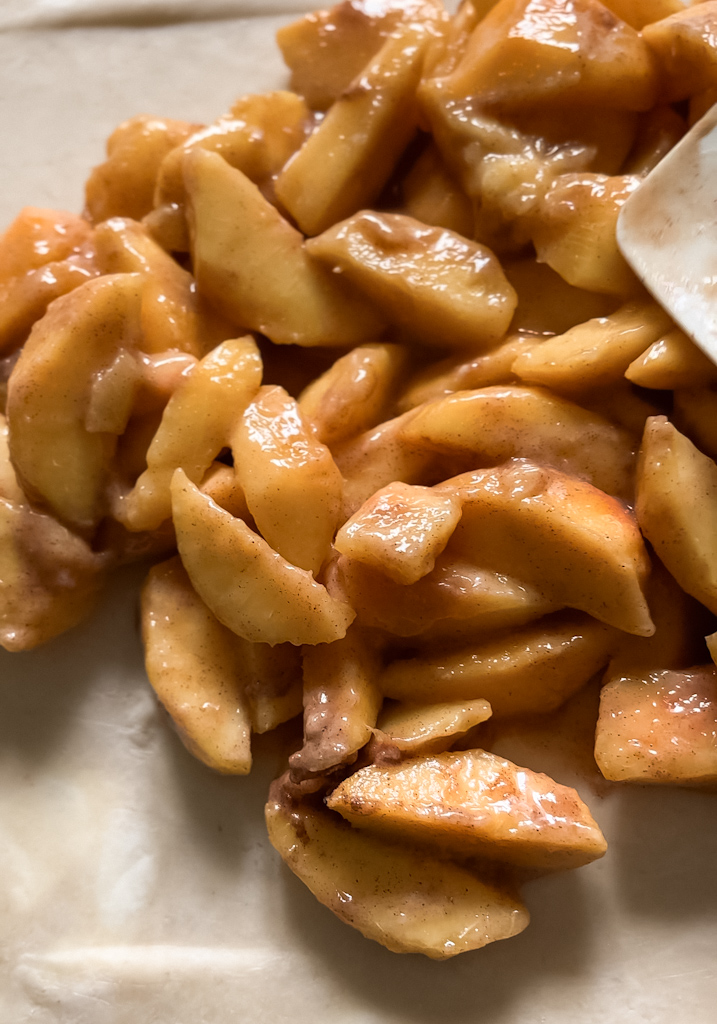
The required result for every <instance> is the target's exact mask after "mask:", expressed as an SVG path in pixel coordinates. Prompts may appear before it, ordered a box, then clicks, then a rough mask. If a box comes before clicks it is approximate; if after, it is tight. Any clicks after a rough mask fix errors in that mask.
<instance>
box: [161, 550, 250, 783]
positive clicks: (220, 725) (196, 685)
mask: <svg viewBox="0 0 717 1024" xmlns="http://www.w3.org/2000/svg"><path fill="white" fill-rule="evenodd" d="M142 637H143V640H144V650H145V664H146V667H147V675H148V676H149V681H150V683H151V684H152V688H153V689H154V692H155V693H156V694H157V697H158V699H159V700H160V701H161V703H162V704H163V705H164V707H165V708H166V710H167V711H168V712H169V714H170V715H171V717H172V720H173V722H174V724H175V726H176V728H177V731H178V732H179V735H180V737H181V739H182V742H183V743H184V745H185V746H186V747H187V749H188V750H189V751H190V752H191V753H192V754H194V755H195V757H198V758H199V760H200V761H203V762H204V764H206V765H208V766H209V767H210V768H214V769H216V770H217V771H220V772H224V773H226V774H232V775H246V774H247V773H248V772H249V770H250V768H251V745H250V731H251V729H250V721H249V711H248V707H247V701H246V697H245V694H244V692H243V690H244V688H243V685H242V682H243V680H242V678H241V676H240V671H239V651H240V649H239V647H238V645H237V638H236V636H234V634H233V633H231V632H230V631H229V630H228V629H227V628H226V627H225V626H222V624H221V623H220V622H219V621H218V620H217V619H216V618H215V616H214V615H213V614H212V613H211V612H210V610H209V608H207V606H206V605H205V604H204V602H203V601H202V599H201V598H200V597H199V595H198V594H197V592H196V591H195V590H194V588H193V587H192V584H191V583H190V581H189V577H188V576H187V573H186V571H185V569H184V567H183V566H182V563H181V561H180V559H179V558H178V557H176V556H175V557H174V558H171V559H170V560H169V561H168V562H163V563H162V564H161V565H155V566H154V567H153V568H152V569H151V571H150V573H149V576H148V577H147V581H146V583H145V585H144V588H143V590H142Z"/></svg>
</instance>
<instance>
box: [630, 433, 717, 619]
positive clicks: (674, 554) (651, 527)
mask: <svg viewBox="0 0 717 1024" xmlns="http://www.w3.org/2000/svg"><path fill="white" fill-rule="evenodd" d="M636 511H637V518H638V522H639V523H640V527H641V528H642V531H643V533H644V534H645V536H646V537H647V539H648V540H649V541H650V543H651V544H652V546H653V547H654V549H655V551H656V552H657V554H658V555H659V557H660V559H661V560H662V561H663V562H664V563H665V565H666V566H667V568H668V569H669V571H670V572H671V573H672V575H673V576H674V577H675V579H676V580H677V582H678V583H679V584H680V586H681V587H682V589H683V590H685V591H687V593H688V594H691V595H692V596H693V597H696V598H697V600H698V601H701V602H702V604H704V605H706V607H707V608H709V609H710V611H711V612H714V613H717V466H716V465H715V463H714V462H713V461H712V459H710V458H708V456H707V455H703V454H702V452H701V451H699V450H698V449H697V448H695V446H694V445H693V444H692V442H691V441H690V440H688V438H686V437H685V436H684V434H681V433H680V432H679V431H678V430H676V428H675V427H674V426H673V425H672V424H671V423H669V422H668V420H667V419H666V418H665V417H664V416H654V417H652V419H649V420H648V421H647V426H646V427H645V433H644V436H643V439H642V450H641V452H640V460H639V463H638V475H637V505H636Z"/></svg>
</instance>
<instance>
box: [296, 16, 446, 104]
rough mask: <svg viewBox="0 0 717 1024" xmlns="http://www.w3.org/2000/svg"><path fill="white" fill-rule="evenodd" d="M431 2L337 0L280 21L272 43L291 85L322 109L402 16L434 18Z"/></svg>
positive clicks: (365, 61)
mask: <svg viewBox="0 0 717 1024" xmlns="http://www.w3.org/2000/svg"><path fill="white" fill-rule="evenodd" d="M442 10H443V9H442V5H439V4H438V3H431V0H427V2H426V0H416V2H411V3H406V2H401V0H399V2H396V0H381V2H380V3H375V2H372V0H343V2H341V3H337V4H336V5H335V6H334V7H331V8H330V9H329V10H323V11H313V12H312V13H311V14H307V15H305V16H304V17H303V18H300V19H299V20H298V21H292V22H291V24H289V25H283V26H282V27H281V28H280V29H279V31H278V32H277V33H276V41H277V43H278V45H279V49H280V50H281V53H282V56H283V58H284V62H285V64H286V65H287V67H288V68H289V70H290V71H291V88H292V89H294V90H295V91H296V92H298V93H300V94H301V95H302V96H305V97H306V101H307V103H308V104H309V106H311V107H313V108H314V109H315V110H327V109H328V108H329V107H330V106H331V104H332V103H333V102H334V101H335V100H338V99H339V98H340V97H341V96H342V95H343V93H344V92H346V90H347V89H348V87H349V86H350V85H351V82H352V81H353V80H354V78H356V76H357V75H358V74H360V72H361V71H362V70H363V68H364V67H365V66H366V65H367V64H368V62H369V61H370V60H371V58H372V57H375V55H376V54H377V53H378V51H379V49H380V48H381V46H382V44H383V42H384V40H385V39H386V37H387V36H389V35H390V34H391V33H392V32H394V31H395V30H396V28H397V27H398V25H399V24H400V23H401V22H402V21H404V20H412V21H423V20H436V19H437V18H439V17H440V15H441V14H442Z"/></svg>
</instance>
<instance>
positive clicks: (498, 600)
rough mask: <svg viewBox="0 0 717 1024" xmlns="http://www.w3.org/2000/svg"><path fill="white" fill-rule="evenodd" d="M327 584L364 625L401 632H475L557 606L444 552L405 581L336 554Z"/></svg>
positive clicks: (519, 623) (525, 619)
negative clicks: (415, 577) (413, 580)
mask: <svg viewBox="0 0 717 1024" xmlns="http://www.w3.org/2000/svg"><path fill="white" fill-rule="evenodd" d="M326 585H327V587H328V588H329V591H330V592H331V593H332V594H335V595H336V596H337V597H340V598H341V599H343V600H346V601H348V603H349V604H350V605H351V606H352V607H353V608H355V609H356V613H357V617H358V619H359V621H360V622H362V623H363V625H365V626H370V627H373V628H375V629H382V630H386V631H387V632H389V633H394V634H395V635H396V636H406V637H407V636H415V637H418V636H419V635H421V634H424V637H425V634H427V633H431V634H435V633H438V634H439V635H442V634H443V633H445V632H446V631H447V632H448V634H449V635H452V634H453V633H456V632H458V633H459V634H462V633H465V634H468V635H472V636H474V635H476V634H478V635H480V634H485V633H486V632H491V631H494V630H497V629H508V628H511V627H515V626H522V625H523V624H524V623H526V622H530V621H531V620H532V619H538V618H540V616H541V615H545V614H546V613H547V612H551V611H554V609H555V607H556V604H555V603H554V602H551V601H549V600H548V599H547V598H545V597H544V596H543V595H542V594H541V593H540V592H539V590H538V589H537V588H536V587H534V586H530V585H529V584H525V583H523V582H521V581H519V580H517V579H513V578H511V577H510V576H508V575H507V574H506V573H504V572H490V571H487V570H485V569H479V568H478V567H477V566H475V565H472V564H471V563H469V562H467V561H461V560H459V559H455V558H450V557H447V556H445V555H441V556H440V557H439V558H438V560H437V564H436V567H435V568H434V569H433V570H432V571H431V572H430V573H428V575H426V576H423V577H422V578H421V579H420V580H418V581H417V582H416V583H412V584H411V585H410V586H406V585H405V584H404V583H396V582H395V581H394V580H392V579H390V578H389V577H388V576H386V575H385V574H384V573H382V572H380V571H379V570H377V569H373V568H371V567H370V566H367V565H363V564H362V563H361V562H357V561H354V560H353V559H351V558H347V557H346V556H345V555H340V556H339V558H338V559H336V560H335V561H334V562H331V563H329V568H328V570H327V580H326Z"/></svg>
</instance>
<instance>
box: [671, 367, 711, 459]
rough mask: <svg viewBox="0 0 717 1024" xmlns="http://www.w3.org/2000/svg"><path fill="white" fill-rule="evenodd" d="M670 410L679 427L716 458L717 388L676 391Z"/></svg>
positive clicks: (707, 453) (703, 449)
mask: <svg viewBox="0 0 717 1024" xmlns="http://www.w3.org/2000/svg"><path fill="white" fill-rule="evenodd" d="M705 383H706V382H705ZM672 412H673V416H674V420H675V423H676V424H677V426H678V427H679V429H680V430H681V431H682V432H683V433H685V434H687V436H688V437H689V438H691V439H692V440H693V441H694V443H695V444H696V445H697V446H698V447H699V448H700V450H701V451H703V452H704V453H705V454H706V455H709V456H710V458H712V459H717V388H716V387H714V386H712V387H698V388H685V389H684V390H683V389H680V390H679V391H676V392H675V394H674V399H673V406H672Z"/></svg>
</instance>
